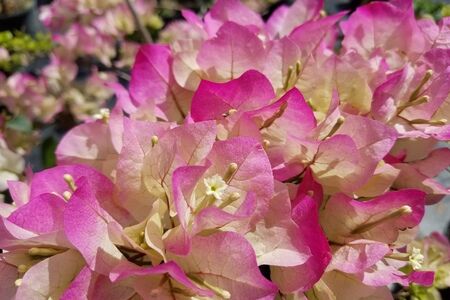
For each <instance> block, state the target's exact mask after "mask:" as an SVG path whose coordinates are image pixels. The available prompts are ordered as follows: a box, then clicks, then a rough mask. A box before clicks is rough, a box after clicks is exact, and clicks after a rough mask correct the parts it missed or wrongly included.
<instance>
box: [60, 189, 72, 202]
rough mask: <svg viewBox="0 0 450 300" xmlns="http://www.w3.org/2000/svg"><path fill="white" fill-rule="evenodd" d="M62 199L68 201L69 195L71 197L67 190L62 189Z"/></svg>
mask: <svg viewBox="0 0 450 300" xmlns="http://www.w3.org/2000/svg"><path fill="white" fill-rule="evenodd" d="M62 196H63V198H64V200H66V201H69V199H70V197H72V193H71V192H69V191H64V192H63V194H62Z"/></svg>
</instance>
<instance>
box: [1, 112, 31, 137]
mask: <svg viewBox="0 0 450 300" xmlns="http://www.w3.org/2000/svg"><path fill="white" fill-rule="evenodd" d="M6 127H7V128H9V129H13V130H15V131H19V132H23V133H30V132H31V131H32V130H33V124H32V123H31V121H30V120H29V119H28V118H27V117H25V116H22V115H18V116H15V117H14V118H12V119H10V120H8V121H7V122H6Z"/></svg>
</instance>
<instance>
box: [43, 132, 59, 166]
mask: <svg viewBox="0 0 450 300" xmlns="http://www.w3.org/2000/svg"><path fill="white" fill-rule="evenodd" d="M57 145H58V142H57V140H56V139H55V138H53V137H49V138H47V139H45V141H44V142H43V143H42V164H43V165H44V167H45V168H51V167H54V166H56V156H55V150H56V146H57Z"/></svg>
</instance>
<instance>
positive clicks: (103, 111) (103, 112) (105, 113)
mask: <svg viewBox="0 0 450 300" xmlns="http://www.w3.org/2000/svg"><path fill="white" fill-rule="evenodd" d="M110 115H111V112H110V111H109V109H107V108H100V111H99V112H98V113H97V114H94V115H93V116H92V117H93V118H94V119H96V120H102V121H108V120H109V117H110Z"/></svg>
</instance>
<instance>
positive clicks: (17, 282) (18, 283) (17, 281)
mask: <svg viewBox="0 0 450 300" xmlns="http://www.w3.org/2000/svg"><path fill="white" fill-rule="evenodd" d="M14 285H15V286H17V287H19V286H21V285H22V278H19V279H17V280H16V281H14Z"/></svg>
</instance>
